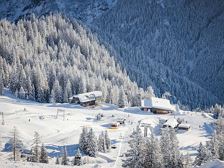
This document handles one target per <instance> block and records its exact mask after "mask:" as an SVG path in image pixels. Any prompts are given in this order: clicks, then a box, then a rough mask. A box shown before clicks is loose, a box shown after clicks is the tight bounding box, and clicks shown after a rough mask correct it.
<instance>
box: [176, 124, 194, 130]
mask: <svg viewBox="0 0 224 168" xmlns="http://www.w3.org/2000/svg"><path fill="white" fill-rule="evenodd" d="M190 127H191V125H190V124H185V123H181V124H179V125H178V128H186V129H188V128H190Z"/></svg>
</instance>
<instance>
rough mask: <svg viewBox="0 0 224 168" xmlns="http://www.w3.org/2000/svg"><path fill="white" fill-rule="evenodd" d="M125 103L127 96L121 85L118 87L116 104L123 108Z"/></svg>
mask: <svg viewBox="0 0 224 168" xmlns="http://www.w3.org/2000/svg"><path fill="white" fill-rule="evenodd" d="M126 105H127V98H126V95H125V92H124V88H123V87H121V88H120V92H119V99H118V106H119V107H121V108H123V107H125V106H126Z"/></svg>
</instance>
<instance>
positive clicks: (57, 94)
mask: <svg viewBox="0 0 224 168" xmlns="http://www.w3.org/2000/svg"><path fill="white" fill-rule="evenodd" d="M52 92H53V94H52V95H53V96H54V97H53V98H54V100H55V102H58V103H61V102H62V89H61V86H60V85H59V81H58V80H57V79H56V80H55V82H54V85H53V89H52Z"/></svg>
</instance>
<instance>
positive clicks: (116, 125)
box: [111, 122, 120, 128]
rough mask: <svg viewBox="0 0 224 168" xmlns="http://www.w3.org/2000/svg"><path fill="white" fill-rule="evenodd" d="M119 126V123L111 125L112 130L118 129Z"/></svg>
mask: <svg viewBox="0 0 224 168" xmlns="http://www.w3.org/2000/svg"><path fill="white" fill-rule="evenodd" d="M119 125H120V124H119V123H118V122H114V123H111V128H118V127H119Z"/></svg>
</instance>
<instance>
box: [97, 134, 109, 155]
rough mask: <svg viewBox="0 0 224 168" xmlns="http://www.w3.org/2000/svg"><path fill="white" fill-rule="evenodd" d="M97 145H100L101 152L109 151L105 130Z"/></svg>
mask: <svg viewBox="0 0 224 168" xmlns="http://www.w3.org/2000/svg"><path fill="white" fill-rule="evenodd" d="M97 146H98V151H99V152H103V153H105V152H106V151H107V148H106V140H105V135H104V132H103V131H102V132H101V134H100V135H99V138H98V145H97Z"/></svg>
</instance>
